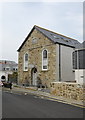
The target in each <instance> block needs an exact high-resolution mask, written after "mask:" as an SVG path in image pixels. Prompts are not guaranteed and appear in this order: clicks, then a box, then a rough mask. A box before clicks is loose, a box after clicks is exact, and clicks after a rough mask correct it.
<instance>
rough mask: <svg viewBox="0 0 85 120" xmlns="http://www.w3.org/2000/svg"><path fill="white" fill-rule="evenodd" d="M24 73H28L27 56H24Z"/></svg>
mask: <svg viewBox="0 0 85 120" xmlns="http://www.w3.org/2000/svg"><path fill="white" fill-rule="evenodd" d="M24 71H28V54H27V53H25V54H24Z"/></svg>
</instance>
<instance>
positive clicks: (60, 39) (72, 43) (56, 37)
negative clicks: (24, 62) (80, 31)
mask: <svg viewBox="0 0 85 120" xmlns="http://www.w3.org/2000/svg"><path fill="white" fill-rule="evenodd" d="M34 29H36V30H38V31H39V32H41V33H42V34H43V35H44V36H46V37H47V38H48V39H50V40H51V41H52V42H53V43H54V44H56V43H58V44H62V45H66V46H69V47H73V48H77V49H78V48H80V47H81V43H80V42H78V41H77V40H75V39H73V38H70V37H66V36H64V35H61V34H58V33H55V32H53V31H50V30H47V29H45V28H42V27H39V26H36V25H35V26H34V27H33V28H32V30H31V32H30V33H29V34H28V36H27V37H26V39H25V41H24V42H23V43H22V45H21V46H20V47H19V49H18V52H19V51H20V50H21V48H22V46H23V45H24V43H25V42H26V41H27V39H28V38H29V36H30V34H31V33H32V31H33V30H34Z"/></svg>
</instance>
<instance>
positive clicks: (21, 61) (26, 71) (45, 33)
mask: <svg viewBox="0 0 85 120" xmlns="http://www.w3.org/2000/svg"><path fill="white" fill-rule="evenodd" d="M80 45H81V43H80V42H78V41H77V40H75V39H72V38H70V37H66V36H64V35H61V34H58V33H55V32H53V31H50V30H47V29H44V28H41V27H39V26H36V25H35V26H34V27H33V28H32V30H31V31H30V33H29V34H28V36H27V37H26V38H25V40H24V42H23V43H22V44H21V46H20V47H19V49H18V55H19V57H18V81H19V84H23V83H28V84H29V85H32V86H37V85H38V83H42V84H43V85H46V86H47V87H49V86H50V83H51V82H58V81H61V82H64V81H67V82H69V81H75V72H74V69H73V60H72V53H73V51H74V50H75V49H78V48H79V47H80Z"/></svg>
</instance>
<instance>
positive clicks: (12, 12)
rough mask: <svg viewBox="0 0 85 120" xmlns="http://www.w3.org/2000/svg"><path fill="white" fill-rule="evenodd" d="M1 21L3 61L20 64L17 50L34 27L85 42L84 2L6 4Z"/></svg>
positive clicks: (0, 38)
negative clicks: (84, 27)
mask: <svg viewBox="0 0 85 120" xmlns="http://www.w3.org/2000/svg"><path fill="white" fill-rule="evenodd" d="M0 21H1V22H0V26H1V30H0V33H1V36H0V40H1V41H0V45H2V47H1V50H2V52H1V50H0V56H1V54H2V57H0V59H7V60H13V61H16V62H17V61H18V56H17V49H18V48H19V46H20V45H21V43H22V42H23V41H24V39H25V37H26V36H27V34H28V33H29V32H30V30H31V29H32V27H33V26H34V25H38V26H41V27H44V28H47V29H50V30H53V31H55V32H57V33H61V34H64V35H66V36H69V37H72V38H74V39H77V40H79V41H80V42H82V41H83V3H82V2H68V3H67V2H60V3H59V2H40V3H39V2H7V3H6V2H4V3H1V4H0Z"/></svg>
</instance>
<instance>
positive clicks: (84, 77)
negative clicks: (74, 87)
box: [75, 69, 85, 85]
mask: <svg viewBox="0 0 85 120" xmlns="http://www.w3.org/2000/svg"><path fill="white" fill-rule="evenodd" d="M75 80H76V82H77V83H79V84H82V85H83V84H85V69H77V70H75Z"/></svg>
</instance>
